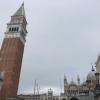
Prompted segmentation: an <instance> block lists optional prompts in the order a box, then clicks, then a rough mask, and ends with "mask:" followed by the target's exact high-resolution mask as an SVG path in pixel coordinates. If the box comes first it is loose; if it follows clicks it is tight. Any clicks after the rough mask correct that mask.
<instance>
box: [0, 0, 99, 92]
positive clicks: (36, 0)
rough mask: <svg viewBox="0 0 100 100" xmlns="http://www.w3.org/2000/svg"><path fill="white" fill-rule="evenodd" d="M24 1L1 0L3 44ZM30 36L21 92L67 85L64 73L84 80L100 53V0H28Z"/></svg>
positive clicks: (1, 38) (27, 14)
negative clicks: (35, 82)
mask: <svg viewBox="0 0 100 100" xmlns="http://www.w3.org/2000/svg"><path fill="white" fill-rule="evenodd" d="M22 2H23V0H9V1H7V0H1V2H0V44H2V40H3V37H4V32H5V31H6V24H7V23H8V22H9V21H10V16H11V15H13V14H14V13H15V12H16V10H17V9H18V8H19V7H20V5H21V4H22ZM24 3H25V10H26V18H27V21H28V27H27V29H28V35H27V42H26V46H25V52H24V58H23V64H22V71H21V78H20V85H19V93H33V88H34V80H35V79H36V80H37V81H38V84H39V86H40V89H41V91H43V90H45V89H47V88H49V87H51V88H52V87H53V88H58V89H60V90H61V87H62V88H63V76H64V74H66V76H67V78H68V80H69V81H70V80H71V78H72V77H73V78H74V80H75V81H76V78H77V74H79V75H80V77H81V80H83V78H86V75H87V74H88V72H89V71H90V70H91V65H90V63H91V62H93V63H94V62H95V61H96V59H97V56H98V54H99V53H100V1H99V0H24Z"/></svg>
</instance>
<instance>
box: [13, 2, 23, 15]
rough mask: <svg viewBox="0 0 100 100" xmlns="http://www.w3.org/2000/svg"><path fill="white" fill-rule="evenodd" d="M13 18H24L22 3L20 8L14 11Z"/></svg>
mask: <svg viewBox="0 0 100 100" xmlns="http://www.w3.org/2000/svg"><path fill="white" fill-rule="evenodd" d="M13 16H24V17H25V9H24V3H23V4H22V5H21V7H20V8H19V9H18V10H17V11H16V13H15V14H14V15H13Z"/></svg>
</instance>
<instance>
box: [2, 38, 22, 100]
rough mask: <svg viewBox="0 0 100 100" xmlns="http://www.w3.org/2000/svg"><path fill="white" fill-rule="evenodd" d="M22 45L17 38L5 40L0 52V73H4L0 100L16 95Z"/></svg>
mask: <svg viewBox="0 0 100 100" xmlns="http://www.w3.org/2000/svg"><path fill="white" fill-rule="evenodd" d="M23 51H24V45H23V43H22V42H21V41H20V39H19V38H5V39H4V41H3V44H2V47H1V52H0V71H4V72H5V76H4V84H3V88H2V93H1V94H2V97H3V99H2V100H5V98H6V97H15V96H16V95H17V90H18V84H19V77H20V71H21V64H22V58H23Z"/></svg>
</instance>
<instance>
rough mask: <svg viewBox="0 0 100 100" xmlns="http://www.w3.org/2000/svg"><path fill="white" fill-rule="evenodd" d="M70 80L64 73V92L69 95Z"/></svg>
mask: <svg viewBox="0 0 100 100" xmlns="http://www.w3.org/2000/svg"><path fill="white" fill-rule="evenodd" d="M67 88H68V82H67V78H66V75H64V94H65V95H67Z"/></svg>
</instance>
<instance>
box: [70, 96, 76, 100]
mask: <svg viewBox="0 0 100 100" xmlns="http://www.w3.org/2000/svg"><path fill="white" fill-rule="evenodd" d="M70 100H78V99H77V98H75V97H73V98H71V99H70Z"/></svg>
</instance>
